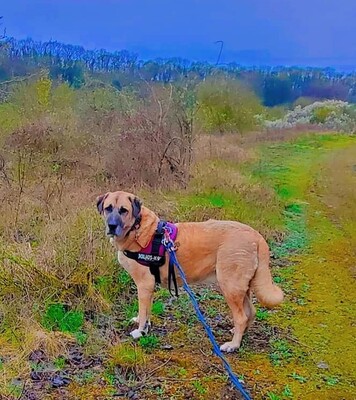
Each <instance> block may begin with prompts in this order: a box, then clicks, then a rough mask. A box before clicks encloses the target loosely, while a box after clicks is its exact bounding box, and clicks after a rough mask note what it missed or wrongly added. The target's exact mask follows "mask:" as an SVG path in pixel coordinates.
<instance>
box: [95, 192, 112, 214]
mask: <svg viewBox="0 0 356 400" xmlns="http://www.w3.org/2000/svg"><path fill="white" fill-rule="evenodd" d="M108 195H109V193H106V194H102V195H100V196H98V197H97V198H96V208H97V209H98V211H99V213H100V214H102V213H103V211H104V200H105V199H106V198H107V197H108Z"/></svg>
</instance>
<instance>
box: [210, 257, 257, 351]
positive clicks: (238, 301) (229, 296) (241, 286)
mask: <svg viewBox="0 0 356 400" xmlns="http://www.w3.org/2000/svg"><path fill="white" fill-rule="evenodd" d="M244 272H245V273H242V271H241V269H240V268H239V266H236V267H231V266H228V265H226V264H225V265H222V264H220V265H217V267H216V276H217V280H218V283H219V286H220V289H221V291H222V293H223V295H224V297H225V299H226V302H227V304H228V305H229V307H230V309H231V312H232V317H233V321H234V329H233V338H232V340H231V342H227V343H224V344H223V345H221V346H220V349H221V350H222V351H226V352H232V351H234V350H236V349H238V348H239V347H240V344H241V340H242V336H243V334H244V332H245V330H246V328H247V327H248V325H249V323H252V320H253V318H254V307H253V306H252V304H251V301H250V297H249V282H250V280H251V276H249V274H247V273H246V270H245V271H244ZM251 275H252V273H251ZM251 306H252V307H251Z"/></svg>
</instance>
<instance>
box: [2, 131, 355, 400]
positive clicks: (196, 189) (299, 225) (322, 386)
mask: <svg viewBox="0 0 356 400" xmlns="http://www.w3.org/2000/svg"><path fill="white" fill-rule="evenodd" d="M219 140H220V139H219ZM222 140H223V138H222V139H221V143H222ZM229 140H230V139H229ZM219 143H220V142H219ZM229 145H230V144H229ZM230 147H231V148H230V149H228V150H229V152H228V153H227V154H228V157H227V158H226V159H224V160H222V157H215V156H211V157H210V158H209V157H208V158H205V159H202V160H200V161H199V164H198V165H197V167H196V171H194V177H193V179H192V181H191V184H190V185H189V186H188V188H187V189H186V190H182V191H180V192H174V191H172V192H170V193H168V194H165V195H164V196H163V195H162V194H159V197H160V198H162V201H161V202H159V204H157V196H158V195H157V193H154V194H151V196H152V197H150V195H149V194H147V204H148V205H151V204H152V205H153V206H154V207H158V211H159V212H160V214H161V215H167V214H169V215H168V216H169V218H170V219H171V218H172V219H175V220H196V221H200V220H205V219H207V218H226V219H238V220H240V221H242V222H247V223H249V224H250V225H252V226H254V227H255V228H256V229H258V230H260V231H261V232H262V233H263V234H264V235H265V236H266V237H267V238H268V239H269V242H270V243H271V247H272V252H273V255H274V257H275V259H274V260H273V265H274V268H273V275H274V281H275V282H276V283H278V284H279V285H281V286H282V287H283V289H284V292H285V293H286V301H285V302H284V304H283V305H282V306H281V308H280V309H279V310H277V311H266V310H265V309H263V308H260V307H257V315H256V317H257V322H256V324H255V325H254V327H253V329H252V331H251V334H250V335H248V336H247V338H245V340H244V342H243V347H242V349H241V351H240V352H239V353H238V354H237V355H234V356H231V357H229V362H231V365H232V368H233V370H234V371H236V372H237V373H238V374H239V375H242V376H244V381H245V382H246V384H247V385H248V387H249V388H250V389H251V388H253V394H254V398H256V399H265V398H274V399H278V398H280V399H288V398H298V399H299V398H301V399H302V398H306V399H308V398H326V399H327V398H330V399H333V398H345V399H347V400H349V399H350V400H351V399H352V398H353V387H352V382H353V381H354V376H353V375H354V374H353V371H355V370H356V367H355V364H354V358H356V357H354V355H355V352H354V348H353V346H352V343H353V342H352V340H353V339H352V338H353V333H352V332H353V329H354V328H353V327H352V326H351V325H350V321H352V320H353V318H354V317H355V315H354V309H355V307H354V306H353V305H354V299H353V296H352V294H353V293H354V292H355V287H354V283H353V280H352V278H351V273H350V268H351V267H352V261H353V260H354V256H355V254H354V250H353V249H354V248H356V246H355V232H356V229H355V225H354V221H355V220H356V219H355V218H354V213H355V208H354V207H352V206H350V205H352V204H355V203H354V199H355V189H354V188H355V187H356V185H354V184H353V183H354V172H353V169H352V166H353V163H354V161H353V160H354V154H355V139H354V138H353V137H350V136H346V135H345V136H344V135H329V134H326V135H325V134H323V135H312V136H310V135H304V136H301V137H299V138H297V139H293V140H292V141H285V142H283V143H275V144H273V145H261V146H260V147H258V148H257V147H256V146H254V149H249V151H248V154H244V155H243V157H242V156H241V152H240V151H239V152H237V149H236V148H235V147H233V146H230ZM226 151H227V150H226ZM234 154H236V155H238V162H237V161H236V160H234ZM218 158H220V159H218ZM241 160H242V161H241ZM334 166H336V167H335V168H334ZM340 171H343V172H342V173H340ZM145 198H146V197H145ZM24 207H28V209H24V213H25V215H27V214H26V213H27V212H29V210H31V218H30V219H29V220H28V221H23V223H24V225H25V226H26V229H27V230H26V234H30V235H34V238H33V240H32V241H31V243H32V244H31V246H32V247H30V248H29V246H28V244H27V242H26V243H14V242H11V241H10V239H9V237H8V236H6V235H7V230H6V229H4V231H3V233H2V234H1V237H0V250H4V251H0V262H1V263H2V265H4V266H6V268H0V278H1V279H0V295H1V296H2V297H1V299H2V300H3V304H2V305H1V306H0V307H1V312H2V314H1V315H2V316H3V317H2V325H1V330H0V346H1V348H2V354H1V361H0V370H1V378H0V379H1V381H0V387H1V389H0V394H1V395H9V393H10V390H13V388H12V389H11V388H10V387H9V384H10V383H11V381H12V379H13V378H16V377H18V376H20V377H26V376H28V371H29V370H30V368H31V364H30V363H29V360H28V354H30V353H31V351H32V350H34V349H37V348H38V347H39V346H40V347H41V348H44V349H46V350H45V351H46V353H48V354H51V357H50V359H51V360H52V361H51V362H53V364H54V366H55V368H57V369H58V370H61V369H63V368H65V369H66V368H68V364H67V361H66V360H67V359H68V358H67V353H68V343H73V341H74V340H75V341H76V344H75V345H76V346H78V348H80V349H82V351H84V353H85V354H86V355H87V356H88V357H89V356H90V357H95V356H97V355H98V356H100V358H101V359H102V360H103V365H104V366H103V367H99V369H98V370H94V369H90V368H89V369H88V370H84V371H80V372H78V375H77V376H76V377H75V379H73V382H72V383H71V385H70V387H69V389H68V390H69V391H70V394H71V396H72V397H73V398H88V399H90V398H94V397H93V396H94V394H95V395H97V396H101V397H103V398H105V396H109V395H112V394H113V393H114V390H115V387H116V386H117V385H118V384H120V385H128V386H129V387H132V385H133V386H134V385H138V384H139V383H138V382H139V378H138V376H141V375H140V373H141V372H142V371H143V368H144V370H145V371H146V372H147V371H154V373H153V376H152V382H151V380H149V381H148V382H147V385H146V387H145V388H143V389H142V392H140V396H142V398H145V399H147V400H151V399H154V398H157V396H160V398H162V399H164V398H172V399H173V398H174V399H183V398H185V397H187V396H190V397H191V398H212V397H214V398H217V397H219V395H220V394H221V395H222V393H223V391H224V390H226V388H228V383H227V381H226V379H225V375H224V374H223V373H221V372H220V369H219V368H220V364H218V361H217V360H215V358H214V356H213V355H212V354H211V352H210V344H209V342H208V340H207V339H206V338H205V335H204V333H203V330H202V328H201V326H200V325H199V323H198V321H197V319H196V316H195V314H194V311H193V309H192V307H191V304H190V301H189V299H188V297H187V296H185V295H184V294H183V295H181V296H180V297H179V299H178V300H177V301H171V299H170V296H169V294H168V292H167V291H166V290H159V291H157V293H156V295H155V301H154V305H153V318H152V319H153V328H152V332H151V333H150V335H148V336H145V337H143V338H141V339H140V341H139V343H138V344H134V343H132V342H131V341H129V342H126V341H125V342H122V343H121V341H122V340H126V339H127V334H128V332H129V331H130V330H131V329H132V327H131V324H130V323H129V319H130V318H132V317H133V316H136V314H137V301H136V300H135V299H136V291H135V289H134V288H133V285H132V280H131V278H130V277H129V276H128V274H127V273H126V272H125V271H123V270H122V269H120V268H119V267H118V266H117V262H116V259H115V257H114V253H113V251H112V249H111V248H110V246H109V244H108V243H107V241H104V240H103V239H102V236H103V232H102V222H101V221H100V219H99V218H98V217H97V215H96V213H95V210H94V209H91V208H90V207H89V206H88V205H78V206H73V210H71V211H69V212H67V215H66V218H65V219H64V220H61V221H59V220H56V219H55V218H54V220H53V224H52V225H50V226H49V227H47V226H46V225H45V224H43V223H42V222H41V220H40V219H39V220H38V222H36V217H35V214H36V213H35V212H34V210H33V208H31V207H33V205H32V206H31V205H30V204H29V205H26V206H25V205H24ZM79 209H80V210H79ZM155 209H156V208H155ZM78 210H79V211H78ZM36 212H38V211H36ZM30 220H31V221H35V222H29V221H30ZM53 249H56V252H52V250H53ZM13 277H16V284H15V285H14V284H13V281H14V279H13ZM39 288H42V289H41V290H39ZM197 294H198V297H199V301H200V304H201V306H202V308H203V310H204V312H205V314H206V315H207V317H208V319H209V322H210V323H211V325H212V326H213V329H214V332H215V333H216V335H217V338H218V340H219V341H220V342H223V341H226V340H228V339H229V337H230V334H229V333H228V329H229V328H231V327H232V326H231V320H230V319H229V312H228V308H227V306H226V304H225V301H224V299H223V298H222V296H221V294H219V293H217V292H215V291H212V290H210V289H207V288H205V289H203V288H202V289H200V288H199V289H197ZM13 295H14V296H15V297H16V298H19V299H22V301H21V303H16V302H14V301H13V300H12V299H13V297H12V296H13ZM24 309H26V313H24V312H23V310H24ZM84 310H85V313H84ZM163 318H164V321H163ZM26 321H28V322H27V323H26ZM31 325H32V326H33V327H31V328H29V326H31ZM129 325H130V326H129ZM39 338H40V339H39ZM246 339H247V340H246ZM68 341H69V342H68ZM115 343H119V344H115ZM260 343H262V344H260ZM166 344H167V345H169V346H167V348H166V349H165V346H164V345H166ZM254 346H256V347H254ZM50 348H52V349H53V348H55V349H56V351H53V350H52V351H49V350H48V349H50ZM168 349H169V350H168ZM200 350H201V351H202V352H201V351H200ZM340 354H343V357H340ZM320 362H324V363H325V364H327V366H328V369H327V370H323V369H320V368H319V367H318V363H320ZM105 368H106V369H105ZM212 377H214V378H212ZM172 378H175V379H178V381H174V380H172ZM157 379H159V382H160V383H161V384H160V385H159V386H155V382H157ZM179 380H181V381H183V382H184V384H183V385H182V382H180V381H179ZM165 381H166V382H169V384H165ZM193 381H194V382H195V383H194V384H193ZM3 388H6V389H3ZM308 393H309V395H308ZM49 396H51V395H49ZM54 396H55V394H54ZM273 396H274V397H273ZM308 396H309V397H308ZM49 398H50V397H49Z"/></svg>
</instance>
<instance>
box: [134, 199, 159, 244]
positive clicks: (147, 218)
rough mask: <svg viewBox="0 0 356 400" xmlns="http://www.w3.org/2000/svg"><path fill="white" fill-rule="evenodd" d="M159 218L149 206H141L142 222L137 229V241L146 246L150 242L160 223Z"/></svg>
mask: <svg viewBox="0 0 356 400" xmlns="http://www.w3.org/2000/svg"><path fill="white" fill-rule="evenodd" d="M158 221H159V218H158V217H157V215H156V214H155V213H154V212H153V211H151V210H149V209H148V208H146V207H144V206H142V207H141V224H140V228H139V230H138V231H137V235H136V242H137V243H138V244H139V245H140V246H141V247H142V248H145V247H147V246H148V244H149V243H150V241H151V239H152V237H153V235H154V233H155V231H156V229H157V224H158Z"/></svg>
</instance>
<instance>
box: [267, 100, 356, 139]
mask: <svg viewBox="0 0 356 400" xmlns="http://www.w3.org/2000/svg"><path fill="white" fill-rule="evenodd" d="M310 124H313V125H317V126H320V127H322V128H327V129H331V130H336V131H344V132H350V133H356V105H355V104H349V103H347V102H344V101H340V100H326V101H316V102H314V103H313V104H310V105H307V106H305V107H302V106H300V105H298V106H296V107H295V108H294V109H293V110H291V111H288V112H287V114H286V115H285V116H284V117H283V118H280V119H277V120H274V121H270V120H266V121H264V126H265V128H267V129H288V128H295V127H298V126H303V125H310Z"/></svg>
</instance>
